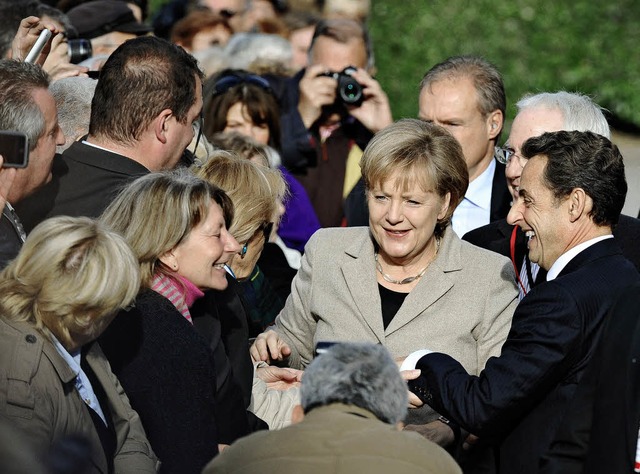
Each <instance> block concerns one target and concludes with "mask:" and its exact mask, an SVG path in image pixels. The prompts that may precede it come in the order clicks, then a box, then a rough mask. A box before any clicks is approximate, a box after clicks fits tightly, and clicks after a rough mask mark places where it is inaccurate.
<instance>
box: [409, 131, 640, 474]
mask: <svg viewBox="0 0 640 474" xmlns="http://www.w3.org/2000/svg"><path fill="white" fill-rule="evenodd" d="M520 152H521V153H522V155H523V157H524V158H526V159H528V163H527V165H526V166H525V168H524V171H523V172H522V176H521V178H520V185H519V195H518V198H517V201H516V203H515V204H514V206H513V207H512V209H511V211H510V212H509V216H508V218H507V219H508V221H509V222H510V223H511V224H516V225H518V226H519V227H521V228H522V230H523V231H525V232H526V234H527V235H528V236H529V237H530V240H529V257H530V259H531V261H533V262H535V263H538V264H539V265H540V266H541V267H542V268H544V269H545V270H547V271H548V274H547V282H546V283H544V284H541V285H539V286H537V287H535V288H533V290H532V291H531V292H530V293H529V294H528V295H527V296H526V297H525V298H524V299H523V300H522V302H521V303H520V304H519V306H518V307H517V309H516V312H515V313H514V316H513V322H512V326H511V330H510V332H509V336H508V337H507V340H506V341H505V343H504V345H503V347H502V352H501V355H500V357H494V358H491V359H489V360H488V361H487V364H486V366H485V368H484V370H483V371H482V372H481V373H480V375H479V376H477V377H476V376H472V375H469V374H468V373H467V372H466V371H465V370H464V368H463V367H462V366H461V365H460V364H459V363H458V362H457V361H455V360H454V359H452V358H451V357H450V356H448V355H446V354H442V353H435V352H430V353H429V352H427V353H426V354H425V353H424V352H423V354H425V355H423V356H422V357H420V356H421V354H420V353H414V354H412V356H410V357H409V358H408V361H407V364H406V365H405V367H403V368H411V366H410V364H409V361H410V360H411V359H412V358H413V359H414V360H415V359H416V358H419V360H418V363H417V364H416V365H415V367H416V368H418V369H421V371H422V372H421V375H420V377H418V378H417V379H416V380H414V381H412V382H411V383H410V386H411V389H412V391H413V392H414V393H415V394H416V395H418V397H419V398H420V400H422V401H423V402H425V403H428V404H429V405H431V406H432V407H433V408H434V409H435V410H436V411H438V412H439V413H442V414H443V415H444V416H446V417H447V418H448V419H450V420H452V421H454V422H456V423H458V424H460V425H461V426H462V427H463V428H465V429H467V430H468V431H470V432H471V433H473V434H475V435H478V436H479V437H480V438H481V439H482V440H483V441H484V442H489V443H495V444H497V445H498V446H499V449H500V455H499V456H498V459H499V464H500V465H499V472H519V473H529V472H530V473H534V472H538V460H539V458H540V456H541V455H542V454H543V453H545V452H546V451H547V449H548V447H549V445H550V442H551V439H552V437H553V435H554V433H555V431H556V429H557V427H558V425H559V423H560V420H561V419H562V414H563V412H564V411H565V410H566V409H567V408H568V402H569V400H571V398H572V396H573V393H574V391H575V388H576V386H577V384H578V382H579V380H580V378H581V377H582V374H583V372H584V369H585V367H586V365H587V363H588V361H589V360H590V358H591V357H592V355H593V351H594V348H595V343H596V342H597V340H598V339H599V337H600V331H601V328H602V325H603V322H604V319H605V315H606V314H607V313H608V311H609V309H610V308H611V306H612V304H613V302H614V299H615V295H616V293H617V292H618V291H620V290H621V289H623V288H625V287H626V286H628V285H629V284H632V283H634V282H636V281H638V280H639V279H640V275H638V272H637V270H636V269H635V267H634V266H633V264H632V263H631V262H629V261H628V260H627V259H626V258H625V257H624V256H623V255H622V252H621V250H620V248H619V246H618V245H617V243H616V241H615V239H614V238H613V235H612V227H613V226H615V225H616V223H617V221H618V218H619V216H620V211H621V210H622V206H623V204H624V199H625V196H626V191H627V184H626V181H625V177H624V164H623V161H622V156H621V155H620V152H619V151H618V148H617V147H616V146H615V145H613V144H612V143H611V142H610V141H609V140H608V139H606V138H604V137H603V136H601V135H597V134H594V133H591V132H564V131H562V132H554V133H545V134H543V135H541V136H539V137H535V138H530V139H529V140H527V141H526V142H525V143H524V145H523V146H522V148H521V150H520Z"/></svg>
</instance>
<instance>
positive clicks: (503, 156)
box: [495, 146, 528, 168]
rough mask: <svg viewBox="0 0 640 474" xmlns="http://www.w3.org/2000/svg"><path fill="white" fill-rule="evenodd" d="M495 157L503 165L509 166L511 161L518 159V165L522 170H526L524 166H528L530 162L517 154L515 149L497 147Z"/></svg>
mask: <svg viewBox="0 0 640 474" xmlns="http://www.w3.org/2000/svg"><path fill="white" fill-rule="evenodd" d="M495 157H496V160H498V162H499V163H502V164H503V165H508V164H509V162H510V161H511V159H512V158H513V157H516V158H517V159H518V164H519V165H520V167H522V168H524V165H526V164H527V161H528V160H527V159H526V158H525V157H523V156H520V155H518V154H516V152H515V150H514V149H513V148H509V147H500V146H497V147H495Z"/></svg>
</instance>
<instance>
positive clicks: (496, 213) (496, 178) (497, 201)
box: [489, 160, 512, 222]
mask: <svg viewBox="0 0 640 474" xmlns="http://www.w3.org/2000/svg"><path fill="white" fill-rule="evenodd" d="M504 172H505V165H503V164H502V163H499V162H498V161H497V160H496V170H495V173H493V183H492V186H491V214H490V216H489V219H490V222H495V221H497V220H499V219H505V218H506V217H507V214H509V209H511V201H512V197H511V193H510V192H509V188H508V187H507V178H506V176H505V174H504Z"/></svg>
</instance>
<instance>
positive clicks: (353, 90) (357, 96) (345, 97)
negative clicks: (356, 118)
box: [320, 66, 364, 107]
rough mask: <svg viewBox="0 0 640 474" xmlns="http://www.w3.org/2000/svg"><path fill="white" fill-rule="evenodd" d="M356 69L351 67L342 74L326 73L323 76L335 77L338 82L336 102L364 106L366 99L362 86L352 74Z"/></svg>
mask: <svg viewBox="0 0 640 474" xmlns="http://www.w3.org/2000/svg"><path fill="white" fill-rule="evenodd" d="M355 71H356V68H354V67H352V66H349V67H346V68H344V69H343V70H342V71H341V72H325V73H322V74H320V75H321V76H326V77H333V78H334V79H335V80H336V81H338V88H337V96H336V102H342V103H343V104H345V105H353V106H355V107H358V106H359V105H360V104H362V101H363V100H364V97H363V95H362V86H361V85H360V83H359V82H358V81H356V80H355V79H354V78H353V77H351V74H352V73H354V72H355Z"/></svg>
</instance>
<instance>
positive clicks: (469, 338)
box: [251, 119, 517, 422]
mask: <svg viewBox="0 0 640 474" xmlns="http://www.w3.org/2000/svg"><path fill="white" fill-rule="evenodd" d="M360 165H361V169H362V175H363V178H364V180H365V185H366V188H367V202H368V206H369V227H360V228H357V227H356V228H348V229H342V228H338V229H323V230H320V231H318V232H317V233H316V234H315V235H314V236H313V237H312V238H311V240H310V241H309V243H308V244H307V246H306V248H305V254H304V257H303V260H302V267H301V268H300V270H299V272H298V274H297V276H296V278H295V279H294V281H293V284H292V293H291V296H290V297H289V299H288V300H287V303H286V305H285V308H284V309H283V310H282V312H281V313H280V315H279V316H278V318H277V319H276V324H275V327H274V329H273V330H270V331H267V332H265V333H263V334H261V335H260V336H258V338H257V339H256V342H255V344H254V345H253V347H252V348H251V353H252V356H253V357H254V359H255V360H263V361H271V360H282V359H285V358H286V359H287V361H288V364H289V365H290V366H292V367H296V368H303V367H305V366H306V365H307V364H309V362H310V361H311V359H312V357H313V351H314V347H315V345H316V344H317V343H318V342H320V341H344V340H350V341H370V342H375V343H380V344H383V345H384V346H386V347H387V348H388V349H389V351H390V352H391V353H392V355H393V356H394V357H397V358H402V357H405V356H407V355H408V354H409V353H411V352H412V351H414V350H418V349H422V348H424V347H429V348H430V349H431V350H434V351H441V352H446V353H447V354H450V355H452V356H453V357H455V358H456V359H457V360H459V361H460V362H461V363H462V365H463V366H464V367H465V368H466V369H467V370H468V371H469V372H470V373H474V374H478V373H479V372H480V371H481V370H482V368H483V367H484V365H485V362H486V361H487V359H488V358H489V357H491V356H495V355H498V354H500V348H501V346H502V343H503V342H504V340H505V338H506V337H507V333H508V331H509V328H510V326H511V316H512V314H513V311H514V309H515V306H516V304H517V299H516V297H517V290H516V287H515V283H514V281H515V279H514V275H513V270H512V268H511V264H510V262H509V260H508V259H506V258H505V257H502V256H500V255H497V254H495V253H493V252H489V251H486V250H483V249H480V248H478V247H475V246H473V245H471V244H468V243H466V242H463V241H461V240H460V239H459V238H458V237H457V236H456V235H455V233H454V232H453V231H452V230H451V228H450V226H449V223H450V220H451V216H452V214H453V211H454V209H455V207H456V206H457V205H458V203H459V202H460V201H461V200H462V198H463V197H464V194H465V192H466V189H467V186H468V172H467V168H466V165H465V162H464V158H463V155H462V149H461V148H460V145H459V144H458V142H457V141H456V140H455V139H454V138H453V137H452V136H451V135H450V134H449V133H448V132H446V131H445V130H444V129H442V128H440V127H437V126H435V125H432V124H428V123H425V122H421V121H419V120H412V119H408V120H401V121H399V122H397V123H395V124H392V125H390V126H389V127H387V128H386V129H384V130H382V131H381V132H379V133H378V134H377V135H376V136H375V137H374V138H373V139H372V141H371V142H370V143H369V146H368V147H367V148H366V150H365V152H364V155H363V157H362V160H361V163H360ZM433 418H434V415H433V413H431V414H427V413H426V412H424V411H423V410H417V411H416V410H411V418H410V419H411V420H412V421H414V420H415V421H416V422H418V421H420V422H424V421H427V420H429V419H433Z"/></svg>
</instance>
